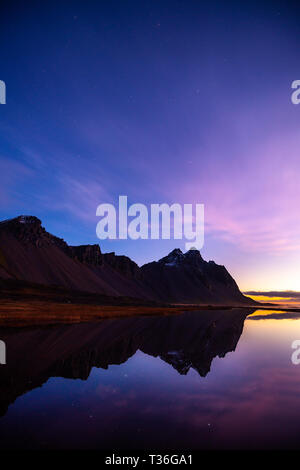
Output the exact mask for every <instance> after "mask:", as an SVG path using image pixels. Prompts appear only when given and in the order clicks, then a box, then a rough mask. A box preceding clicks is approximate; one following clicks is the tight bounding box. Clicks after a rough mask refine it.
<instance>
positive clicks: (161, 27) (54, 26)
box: [0, 1, 300, 290]
mask: <svg viewBox="0 0 300 470" xmlns="http://www.w3.org/2000/svg"><path fill="white" fill-rule="evenodd" d="M298 18H299V9H297V8H296V6H295V5H294V4H293V2H276V1H274V2H272V6H271V2H267V3H264V2H258V3H257V4H256V2H249V3H248V4H247V2H243V5H242V4H241V2H208V3H207V5H205V3H204V2H196V1H188V2H182V1H172V2H171V1H170V2H168V1H165V2H153V1H145V2H134V1H128V2H127V1H123V2H117V1H111V2H98V3H96V2H92V1H87V2H82V1H81V2H75V1H70V2H67V4H64V5H63V6H62V5H60V3H59V2H47V1H46V2H44V3H43V5H40V6H38V5H37V4H35V3H33V2H30V1H29V2H27V3H26V7H24V6H22V3H21V2H20V6H19V9H16V8H14V9H13V8H12V7H10V6H6V7H4V9H3V14H1V20H0V21H1V28H0V31H1V32H0V39H1V41H0V44H1V46H0V50H1V57H2V60H1V72H0V73H1V76H0V79H1V80H4V81H5V82H6V86H7V104H6V105H1V106H0V141H1V149H0V170H1V175H2V178H1V179H2V183H1V186H0V216H1V218H6V217H12V216H15V215H18V214H21V213H25V214H34V215H37V216H38V217H40V218H41V219H42V221H43V224H44V226H45V227H46V228H47V229H48V230H49V231H51V232H52V233H55V234H56V235H58V236H61V237H64V238H65V239H66V241H67V242H69V243H71V244H79V243H97V242H98V240H97V238H96V233H95V229H96V223H97V218H96V216H95V211H96V207H97V206H98V204H100V203H102V202H113V203H116V202H117V199H118V196H119V195H120V194H125V195H128V198H129V203H135V202H141V203H144V204H151V203H162V202H166V203H170V204H171V203H173V202H179V203H193V204H196V203H204V204H205V246H204V248H203V250H202V253H203V256H204V258H206V259H214V260H215V261H216V262H218V263H220V264H224V265H225V266H226V267H227V268H228V269H229V271H230V272H231V273H232V275H233V276H234V277H235V278H236V280H237V282H238V284H239V286H240V287H241V288H242V289H243V290H246V289H256V290H259V289H261V290H268V289H277V290H278V289H294V290H300V218H299V217H298V214H299V212H298V205H299V203H300V185H299V171H300V105H299V106H295V105H293V104H292V103H291V93H292V90H291V83H292V81H294V80H296V79H300V66H299V63H300V62H299V46H300V39H299V38H300V23H299V21H298ZM100 245H101V248H102V250H103V251H116V252H117V253H119V254H127V255H128V256H130V257H131V258H132V259H134V260H135V261H136V262H138V263H139V264H142V263H144V262H147V261H149V260H152V259H158V258H160V257H161V256H164V255H165V254H166V253H167V252H168V251H170V250H171V249H173V248H175V247H177V246H179V247H180V248H181V249H184V241H182V242H181V241H180V242H178V241H176V240H175V241H174V240H170V241H150V240H148V241H147V240H145V241H130V240H128V241H105V242H102V243H100Z"/></svg>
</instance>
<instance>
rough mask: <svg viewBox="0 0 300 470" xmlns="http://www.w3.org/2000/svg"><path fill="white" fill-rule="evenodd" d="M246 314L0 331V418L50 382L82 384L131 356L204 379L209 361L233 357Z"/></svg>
mask: <svg viewBox="0 0 300 470" xmlns="http://www.w3.org/2000/svg"><path fill="white" fill-rule="evenodd" d="M252 311H254V310H249V311H248V310H245V309H235V310H232V311H230V310H229V311H228V310H226V311H222V310H216V311H202V312H201V313H200V314H199V312H187V313H186V314H184V315H174V316H154V317H151V318H149V317H131V318H126V319H124V318H122V319H110V320H103V321H100V322H98V323H93V324H87V323H82V324H73V325H65V326H52V327H44V328H38V327H34V328H19V329H13V328H6V329H5V330H0V334H1V339H2V340H4V341H5V343H6V347H7V356H8V357H7V365H6V366H5V368H2V369H1V375H0V415H1V414H4V413H5V412H6V409H7V406H8V405H9V404H10V403H12V402H13V401H15V399H16V398H17V397H18V396H19V395H22V394H23V393H25V392H27V391H28V390H31V389H33V388H35V387H39V386H41V385H42V384H43V383H44V382H46V381H47V380H48V379H49V378H50V377H64V378H68V379H82V380H86V379H88V377H89V375H90V372H91V370H92V368H93V367H101V368H102V369H107V368H108V367H109V366H110V365H112V364H122V363H124V362H126V361H127V360H128V358H129V357H131V356H133V355H134V354H135V353H136V351H137V350H140V351H142V352H144V353H145V354H149V355H151V356H154V357H159V358H160V359H162V360H163V361H165V362H167V363H168V364H170V365H171V366H173V367H174V368H175V369H176V370H177V371H178V372H179V373H180V374H187V372H188V371H189V369H190V368H193V369H195V370H196V371H197V372H198V373H199V374H200V375H201V376H202V377H205V376H206V375H207V373H208V372H209V370H210V367H211V363H212V360H213V358H214V357H216V356H219V357H224V356H225V354H226V353H227V352H229V351H234V349H235V347H236V345H237V342H238V340H239V338H240V336H241V333H242V331H243V324H244V320H245V318H246V316H247V314H249V313H251V312H252Z"/></svg>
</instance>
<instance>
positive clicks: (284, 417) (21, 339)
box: [0, 308, 300, 450]
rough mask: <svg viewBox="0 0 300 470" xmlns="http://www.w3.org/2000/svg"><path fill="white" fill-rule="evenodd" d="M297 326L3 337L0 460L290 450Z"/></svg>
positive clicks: (92, 328) (209, 315)
mask: <svg viewBox="0 0 300 470" xmlns="http://www.w3.org/2000/svg"><path fill="white" fill-rule="evenodd" d="M298 316H299V314H296V313H286V314H284V313H280V312H276V311H273V312H266V311H262V310H261V311H258V310H253V309H249V310H248V309H238V308H236V309H233V310H223V311H222V310H210V311H199V312H186V313H184V314H181V315H173V316H153V317H130V318H126V319H125V318H122V319H109V320H103V321H99V322H96V323H93V324H87V323H83V324H73V325H59V326H52V327H28V328H5V329H0V339H2V340H3V341H5V343H6V347H7V364H6V365H5V366H1V367H0V415H2V417H1V418H0V448H100V449H118V448H119V449H121V448H123V449H130V448H131V449H132V448H136V449H139V448H142V449H145V448H151V447H152V448H156V449H159V448H160V449H171V448H172V449H178V450H180V449H181V450H183V449H222V448H226V449H228V448H236V449H238V448H274V447H278V448H295V447H298V428H299V426H298V418H300V394H299V390H300V366H298V367H297V366H295V365H293V364H292V362H291V354H292V350H291V342H292V341H293V340H295V339H299V338H300V334H298V332H299V333H300V319H299V318H298ZM233 351H234V352H233ZM230 352H232V353H231V354H228V353H230ZM225 356H226V357H225ZM69 379H81V380H69Z"/></svg>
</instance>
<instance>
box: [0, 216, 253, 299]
mask: <svg viewBox="0 0 300 470" xmlns="http://www.w3.org/2000/svg"><path fill="white" fill-rule="evenodd" d="M0 279H6V280H7V279H11V280H23V281H28V282H32V283H37V284H42V285H46V286H60V287H65V288H68V289H73V290H78V291H86V292H91V293H97V294H105V295H110V296H127V297H135V298H138V299H144V300H145V299H146V300H154V301H160V302H172V303H197V304H198V303H199V304H216V305H218V304H219V305H220V304H222V305H242V304H243V305H246V304H248V305H253V304H254V302H253V301H252V300H251V299H249V298H248V297H245V296H244V295H243V294H242V293H241V292H240V291H239V288H238V286H237V284H236V282H235V281H234V279H233V278H232V277H231V275H230V274H229V273H228V271H227V270H226V268H225V267H224V266H220V265H217V264H216V263H214V262H213V261H209V262H206V261H204V260H203V258H202V256H201V254H200V252H199V251H197V250H190V251H188V252H187V253H185V254H184V253H182V252H181V250H179V249H175V250H173V251H172V252H171V253H170V254H169V255H168V256H166V257H164V258H162V259H161V260H159V261H157V262H156V261H154V262H152V263H148V264H145V265H144V266H142V267H139V266H138V265H137V264H136V263H135V262H133V261H132V260H131V259H130V258H128V257H126V256H117V255H115V254H114V253H105V254H103V253H101V250H100V247H99V245H81V246H69V245H68V244H67V243H66V242H65V241H64V240H63V239H61V238H58V237H56V236H54V235H51V234H50V233H48V232H47V231H46V230H45V229H44V228H43V227H42V224H41V221H40V220H39V219H38V218H37V217H34V216H19V217H17V218H14V219H10V220H6V221H3V222H1V223H0Z"/></svg>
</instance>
